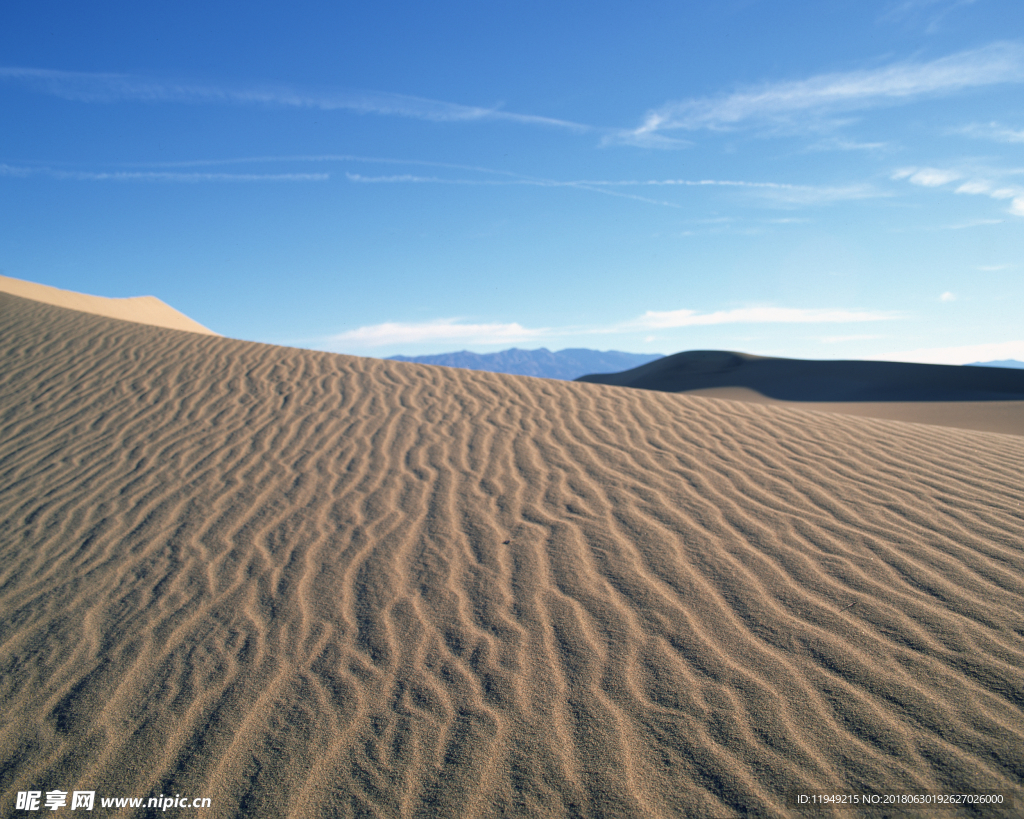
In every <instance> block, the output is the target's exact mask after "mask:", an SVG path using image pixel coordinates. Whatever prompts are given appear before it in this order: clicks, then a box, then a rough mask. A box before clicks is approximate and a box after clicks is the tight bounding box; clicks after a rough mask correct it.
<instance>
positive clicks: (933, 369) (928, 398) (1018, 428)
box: [577, 350, 1024, 435]
mask: <svg viewBox="0 0 1024 819" xmlns="http://www.w3.org/2000/svg"><path fill="white" fill-rule="evenodd" d="M577 380H578V381H582V382H586V383H591V384H614V385H615V386H621V387H633V388H636V389H644V390H658V391H660V392H677V393H680V392H685V393H686V394H687V395H699V396H702V397H704V398H725V399H729V400H733V401H748V402H753V403H757V404H773V405H775V406H788V407H795V408H798V409H805V410H815V411H818V412H835V413H841V414H843V415H861V416H865V417H868V418H884V419H887V420H890V421H908V422H912V423H917V424H935V425H939V426H949V427H956V428H958V429H974V430H979V431H982V432H1003V433H1007V434H1010V435H1024V371H1022V370H1013V369H1007V368H999V367H952V366H945V365H935V364H902V363H898V362H892V361H813V360H806V359H795V358H769V357H765V356H756V355H750V354H748V353H734V352H728V351H725V350H690V351H688V352H684V353H676V354H675V355H671V356H666V357H665V358H661V359H658V360H657V361H652V362H651V363H649V364H644V365H642V366H640V367H635V368H633V369H632V370H625V371H624V372H620V373H602V374H600V375H585V376H583V377H581V378H579V379H577Z"/></svg>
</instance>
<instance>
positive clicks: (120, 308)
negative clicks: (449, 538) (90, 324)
mask: <svg viewBox="0 0 1024 819" xmlns="http://www.w3.org/2000/svg"><path fill="white" fill-rule="evenodd" d="M0 293H7V294H9V295H12V296H20V297H21V298H23V299H32V300H33V301H41V302H42V303H43V304H53V305H55V306H57V307H66V308H68V309H69V310H79V311H81V312H83V313H92V314H93V315H96V316H106V317H107V318H116V319H122V320H124V321H134V322H138V323H139V324H150V325H152V326H154V327H169V328H170V329H172V330H188V331H189V332H190V333H204V334H206V335H211V336H215V335H217V333H215V332H213V330H208V329H207V328H206V327H203V325H202V324H200V323H199V322H198V321H193V320H192V319H190V318H189V317H188V316H186V315H185V314H184V313H179V312H178V311H177V310H175V309H174V308H173V307H171V306H170V305H169V304H165V303H164V302H162V301H160V299H158V298H157V297H156V296H134V297H132V298H127V299H111V298H106V297H104V296H89V295H86V294H85V293H75V292H72V291H71V290H61V289H60V288H59V287H50V286H49V285H46V284H36V283H35V282H28V281H25V280H24V279H14V278H11V277H10V276H0Z"/></svg>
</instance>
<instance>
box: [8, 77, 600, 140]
mask: <svg viewBox="0 0 1024 819" xmlns="http://www.w3.org/2000/svg"><path fill="white" fill-rule="evenodd" d="M0 81H7V82H16V83H20V84H22V85H25V86H28V87H29V88H33V89H34V90H36V91H39V92H41V93H45V94H51V95H53V96H57V97H61V98H63V99H68V100H75V101H78V102H103V103H112V102H121V101H137V102H178V103H192V104H236V105H263V106H271V107H285V108H315V109H318V110H322V111H338V110H344V111H352V112H354V113H360V114H380V115H385V116H399V117H410V118H413V119H422V120H430V121H434V122H474V121H485V120H498V121H506V122H515V123H520V124H524V125H543V126H551V127H556V128H566V129H569V130H573V131H581V132H582V131H589V130H591V128H590V126H588V125H583V124H581V123H578V122H569V121H567V120H562V119H555V118H553V117H543V116H537V115H534V114H518V113H514V112H511V111H504V110H502V108H501V106H499V105H493V106H489V107H482V106H475V105H462V104H460V103H455V102H444V101H441V100H432V99H426V98H423V97H414V96H408V95H405V94H392V93H387V92H374V91H344V90H333V89H316V90H314V89H300V88H295V87H292V86H288V85H283V84H275V85H263V86H245V87H240V86H226V85H208V84H203V83H190V82H175V81H171V80H164V79H151V78H144V77H138V76H134V75H131V74H113V73H88V72H78V71H54V70H51V69H43V68H20V67H12V66H8V67H0Z"/></svg>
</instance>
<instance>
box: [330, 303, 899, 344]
mask: <svg viewBox="0 0 1024 819" xmlns="http://www.w3.org/2000/svg"><path fill="white" fill-rule="evenodd" d="M893 318H898V316H897V315H896V314H894V313H880V312H871V311H865V310H841V309H817V310H814V309H812V310H808V309H802V308H789V307H744V308H739V309H734V310H721V311H717V312H713V313H698V312H697V311H696V310H669V311H655V310H648V311H647V312H646V313H644V314H643V315H642V316H640V317H639V318H637V319H634V320H631V321H624V322H619V323H617V324H612V325H605V326H602V327H593V326H592V327H543V328H531V327H523V326H522V325H521V324H519V323H517V322H512V323H508V324H500V323H489V324H470V323H464V322H462V321H461V320H460V319H436V320H433V321H425V322H384V323H383V324H373V325H369V326H366V327H359V328H357V329H355V330H349V331H347V332H344V333H339V334H337V335H334V336H330V337H328V338H326V339H324V340H323V346H325V347H327V348H330V349H334V350H347V349H354V348H372V347H387V346H394V345H406V346H409V345H413V344H422V343H437V342H443V343H452V344H460V343H466V344H477V345H491V344H510V343H515V342H522V341H530V340H536V339H542V338H557V337H564V336H570V335H575V336H588V335H605V336H607V335H624V334H633V333H638V332H643V333H646V334H647V335H646V337H645V339H646V340H648V341H649V340H652V339H654V338H655V336H653V335H650V332H651V331H653V330H666V329H674V328H680V327H699V326H707V325H713V324H763V323H786V324H793V323H815V324H829V323H836V324H844V323H848V322H863V321H883V320H886V319H893Z"/></svg>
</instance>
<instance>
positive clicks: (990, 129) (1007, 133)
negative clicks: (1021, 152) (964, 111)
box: [956, 122, 1024, 143]
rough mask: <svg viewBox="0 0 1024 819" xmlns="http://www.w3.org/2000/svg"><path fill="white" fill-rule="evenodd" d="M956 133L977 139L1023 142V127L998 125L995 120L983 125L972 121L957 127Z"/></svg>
mask: <svg viewBox="0 0 1024 819" xmlns="http://www.w3.org/2000/svg"><path fill="white" fill-rule="evenodd" d="M956 133H959V134H963V135H965V136H970V137H977V138H979V139H991V140H994V141H995V142H1008V143H1015V142H1024V129H1021V130H1019V131H1018V130H1014V129H1013V128H1007V127H1006V126H1004V125H1000V124H999V123H997V122H989V123H986V124H985V125H980V124H977V123H974V124H972V125H967V126H965V127H963V128H958V129H957V130H956Z"/></svg>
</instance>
